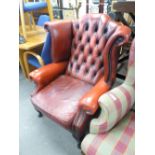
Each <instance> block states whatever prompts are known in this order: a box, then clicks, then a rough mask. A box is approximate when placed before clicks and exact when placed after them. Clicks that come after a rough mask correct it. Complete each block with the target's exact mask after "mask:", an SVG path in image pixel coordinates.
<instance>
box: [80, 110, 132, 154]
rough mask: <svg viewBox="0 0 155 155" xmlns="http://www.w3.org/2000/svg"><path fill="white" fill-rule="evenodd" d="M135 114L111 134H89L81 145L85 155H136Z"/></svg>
mask: <svg viewBox="0 0 155 155" xmlns="http://www.w3.org/2000/svg"><path fill="white" fill-rule="evenodd" d="M134 147H135V113H134V112H130V113H128V115H127V116H126V117H124V118H123V119H122V120H121V121H120V123H119V124H118V125H117V126H115V127H114V128H113V129H112V130H111V131H110V132H107V133H104V134H88V135H87V136H86V137H85V138H84V140H83V141H82V144H81V149H82V151H83V152H84V154H85V155H122V154H124V155H134V154H135V152H134V151H135V149H134Z"/></svg>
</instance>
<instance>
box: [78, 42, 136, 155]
mask: <svg viewBox="0 0 155 155" xmlns="http://www.w3.org/2000/svg"><path fill="white" fill-rule="evenodd" d="M134 54H135V41H133V42H132V45H131V48H130V57H129V63H128V72H127V76H126V79H125V81H124V83H123V84H121V85H120V86H118V87H116V88H114V89H112V90H111V91H109V92H107V93H106V94H104V95H102V96H101V97H100V98H99V105H100V108H101V113H100V115H99V117H98V118H97V119H93V120H92V121H91V123H90V133H89V134H88V135H87V136H86V137H85V138H84V140H83V141H82V144H81V149H82V152H83V153H84V154H85V155H134V151H135V149H134V142H135V112H133V111H132V110H131V109H132V107H133V104H134V100H135V96H134V94H135V77H134V76H135V73H134V72H135V56H134Z"/></svg>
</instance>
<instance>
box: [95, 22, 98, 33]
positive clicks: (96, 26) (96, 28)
mask: <svg viewBox="0 0 155 155" xmlns="http://www.w3.org/2000/svg"><path fill="white" fill-rule="evenodd" d="M97 30H98V25H97V23H96V24H95V26H94V32H97Z"/></svg>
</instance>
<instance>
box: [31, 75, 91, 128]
mask: <svg viewBox="0 0 155 155" xmlns="http://www.w3.org/2000/svg"><path fill="white" fill-rule="evenodd" d="M91 87H92V85H91V84H89V83H86V82H83V81H81V80H78V79H75V78H72V77H71V76H68V75H62V76H59V77H58V78H57V79H56V80H54V81H53V82H51V83H50V84H49V85H48V86H47V87H45V88H43V89H42V90H41V91H39V92H38V93H37V95H35V96H34V97H33V98H32V103H33V104H34V106H35V107H36V108H37V109H38V111H41V112H43V113H44V114H45V115H46V116H48V117H49V118H51V119H53V120H55V121H56V122H58V123H59V124H61V125H62V126H64V127H65V128H67V129H71V127H72V122H73V119H74V117H75V114H76V113H77V112H78V111H79V100H80V98H81V96H83V95H84V94H85V93H86V92H87V91H88V90H89V89H90V88H91ZM58 92H59V93H58ZM45 101H46V102H45Z"/></svg>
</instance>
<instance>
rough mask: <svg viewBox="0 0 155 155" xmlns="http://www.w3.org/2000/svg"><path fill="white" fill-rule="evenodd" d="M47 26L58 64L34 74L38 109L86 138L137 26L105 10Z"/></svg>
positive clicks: (32, 74)
mask: <svg viewBox="0 0 155 155" xmlns="http://www.w3.org/2000/svg"><path fill="white" fill-rule="evenodd" d="M45 28H46V29H47V30H48V31H49V32H50V33H51V35H52V37H51V38H52V42H51V44H52V59H53V62H54V63H52V64H50V65H47V66H44V67H42V68H39V69H37V70H36V71H33V72H31V73H30V78H31V79H32V80H33V81H34V82H35V83H36V85H37V87H36V91H35V93H33V95H32V97H31V100H32V103H33V105H34V107H35V108H36V109H37V110H38V111H40V112H41V113H43V114H45V115H46V116H48V117H49V118H51V119H52V120H54V121H56V122H57V123H58V124H60V125H62V126H63V127H65V128H67V129H68V130H71V131H72V133H74V136H75V137H76V138H77V137H79V138H80V137H82V136H83V133H84V129H85V127H86V126H87V125H86V124H88V123H89V120H90V119H91V116H90V115H93V114H95V112H96V110H97V109H98V98H99V96H100V95H102V94H103V93H104V92H106V91H108V90H109V89H110V88H111V86H112V83H113V81H114V80H115V78H116V67H117V57H118V51H117V50H118V47H119V46H121V45H122V44H124V43H125V42H127V41H128V39H129V36H130V32H131V31H130V29H129V28H128V27H126V26H123V25H121V24H118V23H116V22H114V21H112V20H111V19H110V18H109V17H108V16H107V15H104V14H88V15H85V16H84V17H83V18H82V19H81V20H79V21H73V22H72V21H56V22H50V23H47V24H46V25H45Z"/></svg>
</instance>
